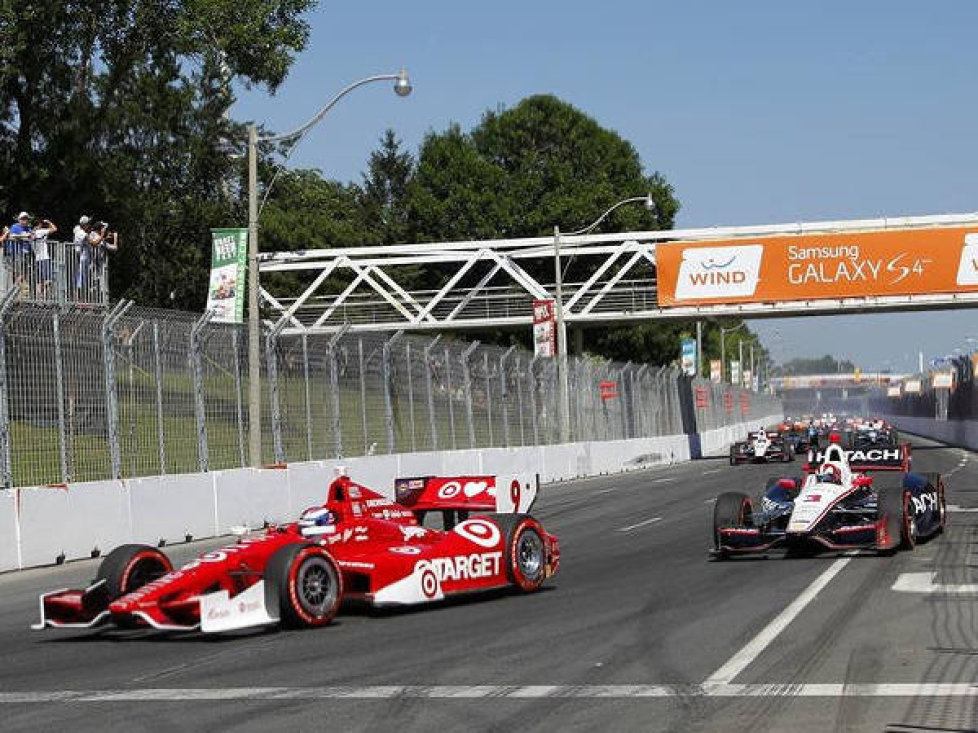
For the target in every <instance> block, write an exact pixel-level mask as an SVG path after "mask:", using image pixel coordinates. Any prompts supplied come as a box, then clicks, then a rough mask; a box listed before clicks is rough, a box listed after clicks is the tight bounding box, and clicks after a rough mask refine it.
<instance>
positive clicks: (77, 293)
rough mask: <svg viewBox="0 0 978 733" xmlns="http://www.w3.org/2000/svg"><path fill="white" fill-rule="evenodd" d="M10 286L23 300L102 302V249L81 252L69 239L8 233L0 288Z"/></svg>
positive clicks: (105, 288) (104, 272) (104, 273)
mask: <svg viewBox="0 0 978 733" xmlns="http://www.w3.org/2000/svg"><path fill="white" fill-rule="evenodd" d="M11 289H13V290H14V291H15V292H16V294H17V298H18V299H19V300H24V301H33V302H37V303H58V304H61V305H65V304H80V305H102V306H104V305H105V304H107V303H108V302H109V283H108V262H107V258H106V255H105V252H104V251H102V250H94V252H93V251H92V250H89V252H88V253H86V254H83V252H82V251H81V249H79V248H78V247H76V246H75V245H74V244H72V243H71V242H56V241H51V240H48V241H46V242H41V243H39V242H32V241H30V240H27V239H17V238H14V237H11V238H9V239H8V240H7V241H5V242H4V243H3V259H2V264H0V292H4V293H6V292H8V291H9V290H11Z"/></svg>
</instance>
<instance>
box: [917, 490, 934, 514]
mask: <svg viewBox="0 0 978 733" xmlns="http://www.w3.org/2000/svg"><path fill="white" fill-rule="evenodd" d="M911 501H912V502H913V508H914V512H915V513H916V514H923V513H924V512H926V511H927V510H928V509H935V508H936V507H937V492H936V491H928V492H926V493H924V494H921V495H920V496H913V497H911Z"/></svg>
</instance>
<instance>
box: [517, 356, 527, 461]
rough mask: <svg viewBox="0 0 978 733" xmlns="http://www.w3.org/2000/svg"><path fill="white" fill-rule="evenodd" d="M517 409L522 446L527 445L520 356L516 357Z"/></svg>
mask: <svg viewBox="0 0 978 733" xmlns="http://www.w3.org/2000/svg"><path fill="white" fill-rule="evenodd" d="M515 365H516V407H517V413H518V415H519V420H520V446H521V447H522V446H525V445H526V428H525V426H524V425H523V380H522V379H520V355H519V354H517V355H516V359H515Z"/></svg>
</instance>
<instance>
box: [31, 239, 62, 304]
mask: <svg viewBox="0 0 978 733" xmlns="http://www.w3.org/2000/svg"><path fill="white" fill-rule="evenodd" d="M56 231H58V227H57V225H56V224H55V223H54V222H53V221H51V220H50V219H40V220H38V222H37V224H36V225H35V227H34V233H33V236H34V264H35V266H36V267H37V297H38V299H39V300H47V299H48V298H50V297H51V282H52V280H53V279H54V268H53V266H52V262H51V249H50V247H49V246H48V237H49V236H50V235H52V234H54V233H55V232H56Z"/></svg>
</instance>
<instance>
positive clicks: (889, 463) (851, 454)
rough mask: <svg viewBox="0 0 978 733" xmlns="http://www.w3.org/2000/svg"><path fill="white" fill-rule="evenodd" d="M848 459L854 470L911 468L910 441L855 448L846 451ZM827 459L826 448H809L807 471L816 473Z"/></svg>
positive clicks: (863, 471)
mask: <svg viewBox="0 0 978 733" xmlns="http://www.w3.org/2000/svg"><path fill="white" fill-rule="evenodd" d="M844 453H845V455H846V461H847V462H848V464H849V467H850V468H851V469H852V470H853V471H857V472H859V473H866V472H867V471H901V472H903V473H907V472H908V471H909V470H910V461H911V455H910V443H900V444H899V445H895V446H886V447H880V448H853V449H850V450H846V451H844ZM824 461H825V451H824V450H809V451H808V459H807V460H806V461H805V466H804V471H805V473H814V472H815V471H817V470H818V467H819V466H821V465H822V463H823V462H824Z"/></svg>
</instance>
